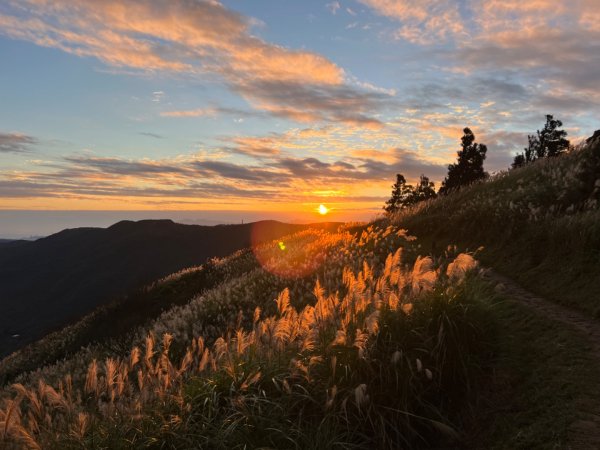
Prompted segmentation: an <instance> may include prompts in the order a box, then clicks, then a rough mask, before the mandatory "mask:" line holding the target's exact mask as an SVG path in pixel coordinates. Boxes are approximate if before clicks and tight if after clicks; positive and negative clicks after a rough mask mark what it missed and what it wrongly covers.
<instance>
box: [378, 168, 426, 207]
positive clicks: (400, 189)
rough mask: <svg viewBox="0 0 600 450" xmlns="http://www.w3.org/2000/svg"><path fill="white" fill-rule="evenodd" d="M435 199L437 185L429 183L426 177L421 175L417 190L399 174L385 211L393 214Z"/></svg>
mask: <svg viewBox="0 0 600 450" xmlns="http://www.w3.org/2000/svg"><path fill="white" fill-rule="evenodd" d="M435 197H437V194H436V193H435V183H433V182H432V181H429V178H427V177H426V176H425V175H421V177H420V178H419V184H417V187H416V188H415V187H413V185H412V184H406V179H405V178H404V176H403V175H402V174H400V173H399V174H397V175H396V183H394V185H393V186H392V197H391V198H390V199H389V200H388V201H387V202H385V206H384V207H383V209H385V210H386V211H387V212H390V213H392V212H396V211H399V210H402V209H405V208H408V207H409V206H411V205H414V204H415V203H419V202H422V201H423V200H427V199H429V198H435Z"/></svg>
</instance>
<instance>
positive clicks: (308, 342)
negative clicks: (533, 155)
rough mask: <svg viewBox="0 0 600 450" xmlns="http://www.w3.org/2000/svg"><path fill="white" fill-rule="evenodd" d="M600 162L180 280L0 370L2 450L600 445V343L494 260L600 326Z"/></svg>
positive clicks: (522, 179) (530, 177) (552, 164)
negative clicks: (525, 294)
mask: <svg viewBox="0 0 600 450" xmlns="http://www.w3.org/2000/svg"><path fill="white" fill-rule="evenodd" d="M599 168H600V139H596V140H591V141H590V142H589V143H588V145H585V146H582V147H580V148H578V149H575V150H573V151H571V152H569V153H567V154H565V155H562V156H560V157H556V158H549V159H543V160H541V159H540V160H538V161H536V162H534V163H532V164H528V165H526V166H525V167H522V168H519V169H515V170H511V171H510V172H507V173H502V174H498V175H496V176H494V177H492V178H491V179H489V180H487V181H485V182H481V183H477V184H474V185H472V186H470V187H467V188H463V189H461V190H460V191H458V192H453V193H450V194H448V195H445V196H441V197H438V198H437V199H435V200H431V201H426V202H422V203H419V204H418V205H416V206H414V207H412V208H410V209H408V210H407V211H403V212H402V213H399V214H397V215H393V216H389V217H386V218H383V219H381V220H378V221H375V222H374V223H372V224H369V225H366V226H356V225H353V226H351V225H348V226H341V227H339V228H337V229H336V230H332V229H330V230H319V229H308V230H304V231H300V232H298V233H295V234H292V235H289V236H287V237H284V238H280V239H278V240H275V241H270V242H267V243H263V244H261V245H257V246H254V247H253V248H252V251H241V252H238V253H236V254H233V255H231V256H229V257H226V258H222V259H214V260H212V261H211V262H210V263H209V264H207V265H205V266H203V267H198V268H191V269H189V270H186V271H183V272H180V273H176V274H173V275H172V276H170V277H167V278H165V279H162V280H160V281H158V282H156V283H155V284H154V285H152V286H151V287H149V288H148V289H147V290H146V291H145V293H140V297H139V301H137V302H136V301H134V302H133V303H129V305H136V306H137V307H139V308H140V309H141V310H140V311H139V317H138V318H137V319H127V320H125V321H124V322H121V323H120V325H119V326H117V327H116V328H117V329H118V330H119V331H115V332H114V333H113V332H106V333H105V332H99V331H98V329H97V326H98V324H101V323H108V321H110V318H111V317H116V316H117V315H118V314H117V311H121V309H120V308H125V306H124V305H119V304H117V305H115V306H114V307H111V308H114V309H110V308H108V309H103V310H99V311H97V312H96V313H95V314H93V315H91V316H89V317H88V318H87V319H86V320H84V321H82V322H79V323H78V324H76V325H74V326H72V327H69V328H65V329H64V330H62V331H60V332H58V333H57V334H55V335H52V336H49V337H48V338H47V339H46V340H44V341H41V345H42V347H41V348H42V349H47V353H48V355H50V356H49V357H48V358H47V359H44V357H43V356H41V355H40V353H46V351H44V350H41V351H40V352H39V353H37V354H36V353H29V355H33V358H32V361H35V362H34V363H28V357H27V355H28V353H27V352H20V353H17V354H15V355H13V356H12V357H11V358H7V359H5V360H4V361H3V362H2V363H1V364H0V373H2V374H3V375H4V376H5V377H6V378H5V379H6V380H9V381H10V384H6V385H5V386H4V387H3V388H2V390H0V402H1V403H0V405H1V406H0V446H3V448H7V449H11V450H12V449H20V448H31V449H38V448H43V449H70V448H73V449H75V448H106V449H114V448H206V449H230V448H233V449H237V448H239V449H243V448H273V449H288V448H289V449H335V448H339V449H346V448H359V449H393V448H431V447H434V448H439V447H442V448H454V447H458V448H460V447H461V446H462V447H467V448H486V449H490V448H498V449H501V448H515V449H516V448H523V449H525V448H526V449H534V448H540V449H542V448H593V447H594V445H595V444H596V443H597V440H594V439H596V438H598V439H600V437H599V436H596V435H594V433H593V432H592V431H591V430H593V427H594V423H595V422H593V420H592V421H590V417H592V418H594V417H597V415H598V412H599V411H598V409H599V408H598V406H597V405H600V384H599V382H598V381H597V380H600V362H599V359H598V355H597V353H594V352H595V350H594V348H597V347H594V346H590V342H589V337H588V336H585V335H584V334H583V333H581V332H580V331H578V330H577V329H575V328H573V327H569V324H568V323H566V322H565V321H562V320H561V318H560V316H559V315H555V316H554V317H553V318H549V317H548V316H544V315H543V313H542V312H540V311H537V310H535V309H532V308H531V307H528V306H527V305H525V304H524V303H522V302H519V299H518V298H515V297H514V296H513V297H511V296H510V295H509V294H507V293H506V292H505V291H504V290H503V289H502V286H501V285H495V283H494V282H492V281H489V280H490V278H489V276H488V275H486V273H487V274H489V273H491V272H486V270H484V269H482V268H481V267H480V263H479V262H478V260H483V262H484V263H485V264H486V265H489V266H492V267H493V268H495V269H499V270H500V271H502V272H504V273H506V274H508V275H510V277H511V278H513V279H518V280H520V281H521V282H522V285H523V286H525V287H527V288H528V289H533V290H535V291H537V292H539V293H542V294H546V295H545V297H546V298H549V299H551V300H554V301H556V302H559V303H562V304H565V305H569V306H571V307H574V308H578V309H579V310H580V311H583V312H585V313H586V314H587V315H588V316H589V317H592V315H593V314H594V313H595V312H596V311H597V307H598V304H597V302H598V298H599V294H600V289H599V284H598V283H599V282H600V281H599V280H598V277H597V274H598V273H600V257H599V255H600V220H599V219H600V216H599V214H600V213H599V203H598V202H599V201H600V180H599V178H600V177H599V173H600V170H598V169H599ZM406 230H408V231H406ZM413 235H416V236H417V237H416V238H415V237H413ZM451 243H456V244H457V245H456V246H455V245H448V244H451ZM468 248H470V249H477V250H476V251H475V252H473V253H470V252H468ZM474 256H475V257H476V258H477V259H478V260H476V259H475V258H474ZM513 291H514V290H513ZM161 298H162V299H164V303H163V304H162V306H163V307H161V308H157V307H156V306H153V305H152V304H150V303H149V304H148V305H147V307H148V311H147V312H145V311H143V309H144V307H145V305H144V301H146V300H150V299H155V300H156V301H158V302H159V303H160V299H161ZM540 301H542V302H543V301H544V300H543V299H542V300H540ZM163 309H164V310H163ZM563 309H564V308H563ZM61 342H66V343H69V344H67V345H66V346H65V347H63V348H62V349H60V350H52V349H53V348H54V347H55V346H57V347H60V343H61ZM596 344H598V345H600V343H594V345H596ZM80 345H82V347H81V348H77V347H78V346H80ZM67 347H68V348H67ZM34 367H35V370H33V371H32V370H31V369H32V368H34ZM590 424H591V425H590Z"/></svg>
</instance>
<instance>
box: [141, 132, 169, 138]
mask: <svg viewBox="0 0 600 450" xmlns="http://www.w3.org/2000/svg"><path fill="white" fill-rule="evenodd" d="M138 134H140V135H142V136H148V137H151V138H154V139H164V138H165V137H164V136H161V135H160V134H156V133H151V132H149V131H140V132H139V133H138Z"/></svg>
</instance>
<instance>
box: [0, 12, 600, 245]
mask: <svg viewBox="0 0 600 450" xmlns="http://www.w3.org/2000/svg"><path fill="white" fill-rule="evenodd" d="M0 61H1V67H2V69H1V70H0V209H1V210H5V211H4V212H3V214H0V236H2V235H8V234H11V233H13V234H14V233H15V230H14V229H12V228H11V230H8V228H7V227H8V219H11V218H12V219H14V220H12V219H11V220H12V221H11V223H13V222H14V223H17V222H18V221H17V222H15V220H16V218H18V217H25V216H27V214H29V213H27V214H25V213H23V212H21V213H18V214H17V213H16V212H15V210H28V211H30V210H33V211H50V212H45V213H43V214H46V215H48V214H50V215H52V214H54V213H52V211H54V212H56V211H82V210H97V211H116V210H120V211H146V213H144V214H145V215H144V217H147V216H148V215H150V216H151V215H152V213H153V212H155V215H157V216H158V215H161V214H162V215H161V217H166V216H169V214H171V216H174V215H177V214H179V215H180V216H182V214H183V213H182V211H197V212H198V217H203V218H205V219H206V220H212V221H225V222H227V221H237V220H243V218H244V217H250V216H251V217H261V215H260V214H261V213H262V214H263V216H264V217H265V218H280V219H284V220H285V219H290V220H310V219H311V218H313V217H314V218H315V219H316V218H317V217H318V214H317V208H318V206H319V205H320V204H324V205H326V206H327V207H328V208H330V209H331V218H338V219H341V220H352V219H356V220H365V219H368V218H370V217H372V216H373V215H374V214H376V213H378V212H380V211H381V208H382V205H383V203H384V201H385V200H386V199H387V198H388V197H389V194H390V192H391V185H392V183H393V182H394V180H395V174H396V173H402V174H404V175H405V177H406V178H407V180H408V181H409V182H414V181H416V180H417V179H418V177H419V175H421V174H425V175H427V176H429V178H430V179H432V180H433V181H435V182H436V186H439V183H440V181H441V180H442V179H443V177H444V175H445V174H446V171H447V165H448V164H449V163H452V162H453V161H454V160H455V159H456V151H457V150H458V149H459V143H460V137H461V135H462V130H463V128H464V127H470V128H471V129H472V130H473V132H474V133H475V135H476V140H477V142H480V143H484V144H486V145H487V147H488V158H487V160H486V161H485V168H486V170H488V172H490V173H494V172H498V171H500V170H505V169H506V168H507V167H508V166H509V165H510V163H511V161H512V158H513V156H514V154H515V153H516V152H517V151H520V150H522V148H523V147H524V146H525V145H526V144H527V134H528V133H529V134H531V133H533V132H535V130H537V129H541V128H542V127H543V124H544V122H545V115H546V114H553V115H554V116H555V118H558V119H560V120H562V121H563V123H564V128H565V130H566V131H567V132H568V133H569V136H568V137H569V138H570V139H571V140H572V141H573V142H577V141H578V140H581V139H582V138H585V137H587V136H589V135H591V134H592V133H593V131H594V130H595V129H598V128H600V124H599V121H598V117H600V114H599V113H600V107H599V105H600V90H599V89H598V85H599V83H600V1H598V0H579V1H578V0H573V1H556V0H552V1H550V0H531V1H517V0H503V1H499V0H464V1H452V0H448V1H444V0H422V1H418V2H416V1H405V0H338V1H312V0H303V1H299V0H271V1H263V0H252V1H248V0H245V1H243V0H228V1H227V0H223V1H221V2H219V1H216V0H206V1H202V0H170V1H166V0H164V1H157V0H139V1H135V2H134V1H128V2H125V1H115V0H52V1H50V0H1V1H0ZM11 211H12V213H11ZM164 211H167V212H169V211H170V213H164ZM236 211H237V212H239V214H238V215H236V214H232V212H236ZM159 212H161V213H160V214H159ZM180 212H181V213H180ZM200 212H201V213H200ZM211 212H212V215H211ZM11 214H12V216H11ZM40 214H42V213H40ZM115 214H116V213H115ZM115 214H113V215H112V216H110V217H117V216H119V217H122V216H123V213H119V214H116V215H115ZM165 214H166V216H165ZM185 214H188V213H185ZM185 214H184V215H185ZM256 214H258V215H256ZM88 216H89V217H92V216H94V215H93V214H92V215H88ZM27 217H30V216H27ZM31 217H34V216H31ZM35 217H41V216H39V215H38V216H35ZM182 217H183V216H182ZM185 217H187V218H188V219H186V220H194V219H193V215H191V216H187V215H185ZM209 217H210V219H207V218H209ZM221 218H222V219H221ZM205 219H202V220H205ZM198 220H201V219H198ZM30 221H31V219H30ZM3 223H4V225H2V224H3ZM86 223H87V222H86ZM3 226H4V230H2V227H3ZM11 226H13V228H14V225H11ZM34 228H35V227H34ZM9 231H10V232H9ZM33 234H35V230H34V231H33Z"/></svg>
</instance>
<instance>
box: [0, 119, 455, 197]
mask: <svg viewBox="0 0 600 450" xmlns="http://www.w3.org/2000/svg"><path fill="white" fill-rule="evenodd" d="M303 131H305V130H293V131H292V132H290V133H289V134H281V135H274V136H272V137H273V139H275V140H277V139H282V140H287V141H288V142H289V145H294V139H296V138H297V137H300V136H302V134H303ZM323 132H329V130H328V131H323ZM309 136H310V133H309ZM309 138H312V137H309ZM387 153H388V157H387V158H377V155H376V153H371V154H369V153H366V152H365V153H356V154H354V155H350V156H347V157H346V158H345V159H337V160H331V161H327V160H324V159H321V158H316V157H294V156H290V155H286V154H279V153H271V154H269V155H268V156H266V157H265V159H264V160H258V161H257V162H256V163H255V164H251V165H249V164H243V163H239V162H235V161H224V160H213V159H207V158H203V157H199V156H197V155H187V156H180V157H175V158H166V159H160V160H152V159H148V158H144V159H124V158H118V157H97V156H89V155H72V156H68V157H65V158H62V159H60V160H56V161H53V162H37V163H34V165H33V167H34V168H33V169H29V170H27V171H11V172H7V173H4V174H1V175H0V196H1V197H2V198H5V199H11V198H12V199H15V198H39V199H42V198H56V199H72V200H82V199H86V200H90V201H93V200H96V201H102V200H104V201H106V200H107V199H111V198H112V199H118V200H119V201H127V202H134V203H135V202H137V203H142V204H144V203H145V202H149V201H150V200H149V199H153V198H156V197H163V198H164V201H166V202H175V203H176V202H180V201H187V200H186V199H188V200H190V199H193V198H196V199H201V200H202V201H221V202H223V201H225V202H227V203H231V202H244V201H248V200H249V199H253V200H252V201H254V200H262V201H263V202H264V201H269V202H270V201H276V202H288V203H289V202H292V203H293V202H307V201H309V202H310V201H312V202H315V201H320V200H319V199H322V198H323V197H327V199H328V201H340V202H360V201H365V202H367V201H380V200H382V197H385V195H387V190H388V188H389V186H388V185H389V184H390V182H391V181H393V178H394V176H395V173H397V172H402V173H404V174H405V176H406V177H407V179H409V180H415V179H417V178H418V176H419V175H420V174H421V173H425V174H427V175H429V176H430V177H432V178H433V179H436V178H437V177H439V176H440V175H441V174H442V173H443V172H444V171H445V166H444V165H441V164H438V163H434V162H430V161H428V160H426V159H423V158H421V157H420V156H418V155H417V154H416V153H414V152H409V151H404V150H401V149H397V148H394V149H389V150H388V151H387ZM36 166H37V167H36ZM382 188H383V192H385V194H383V195H382V197H379V196H378V194H377V192H381V191H382ZM373 189H374V190H373ZM378 190H379V191H378ZM265 199H268V200H265ZM152 201H155V200H152Z"/></svg>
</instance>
